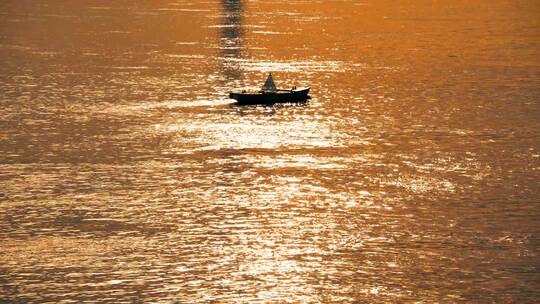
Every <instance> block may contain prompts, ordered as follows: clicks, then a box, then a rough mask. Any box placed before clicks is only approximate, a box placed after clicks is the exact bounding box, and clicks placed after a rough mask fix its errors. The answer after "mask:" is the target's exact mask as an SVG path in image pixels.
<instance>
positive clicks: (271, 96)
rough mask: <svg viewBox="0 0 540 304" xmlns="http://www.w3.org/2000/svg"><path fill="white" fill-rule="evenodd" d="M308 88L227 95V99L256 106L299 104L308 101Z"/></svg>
mask: <svg viewBox="0 0 540 304" xmlns="http://www.w3.org/2000/svg"><path fill="white" fill-rule="evenodd" d="M308 93H309V88H305V89H299V90H290V91H278V92H260V93H237V92H231V93H229V98H232V99H236V101H237V104H241V105H257V104H274V103H287V102H301V101H306V100H308V99H309V95H308Z"/></svg>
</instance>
